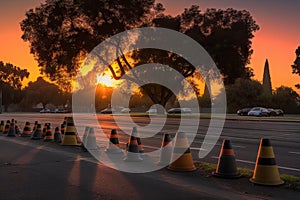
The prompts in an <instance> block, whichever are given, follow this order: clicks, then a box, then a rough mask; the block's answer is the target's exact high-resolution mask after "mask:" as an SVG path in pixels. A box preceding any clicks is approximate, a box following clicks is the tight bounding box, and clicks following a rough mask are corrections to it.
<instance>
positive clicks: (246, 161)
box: [211, 156, 300, 172]
mask: <svg viewBox="0 0 300 200" xmlns="http://www.w3.org/2000/svg"><path fill="white" fill-rule="evenodd" d="M211 158H215V159H219V157H217V156H212V157H211ZM236 161H237V162H241V163H247V164H252V165H255V162H253V161H248V160H240V159H236ZM278 168H279V169H284V170H289V171H296V172H300V169H297V168H293V167H283V166H278Z"/></svg>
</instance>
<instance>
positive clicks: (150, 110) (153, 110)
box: [146, 108, 157, 114]
mask: <svg viewBox="0 0 300 200" xmlns="http://www.w3.org/2000/svg"><path fill="white" fill-rule="evenodd" d="M146 113H147V114H157V109H156V108H150V109H149V110H147V111H146Z"/></svg>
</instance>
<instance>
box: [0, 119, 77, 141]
mask: <svg viewBox="0 0 300 200" xmlns="http://www.w3.org/2000/svg"><path fill="white" fill-rule="evenodd" d="M0 133H2V134H6V135H7V136H8V137H16V136H17V135H20V136H21V137H31V139H32V140H41V139H43V140H44V141H45V142H49V141H50V142H52V141H53V142H58V143H62V145H78V144H79V143H80V142H79V141H80V140H79V139H78V138H79V136H78V134H77V133H76V130H75V127H74V122H73V118H72V117H65V119H64V122H63V123H62V124H61V126H60V128H59V127H56V128H55V131H54V134H52V131H51V124H50V123H45V125H44V127H43V128H42V125H41V124H40V123H38V121H35V123H34V126H33V129H32V130H31V127H30V122H28V121H27V122H25V126H24V129H23V132H22V133H21V131H20V130H19V128H18V126H17V124H16V120H14V119H12V120H7V121H6V124H5V125H4V121H1V122H0Z"/></svg>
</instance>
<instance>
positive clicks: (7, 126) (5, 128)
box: [3, 120, 10, 134]
mask: <svg viewBox="0 0 300 200" xmlns="http://www.w3.org/2000/svg"><path fill="white" fill-rule="evenodd" d="M9 127H10V120H7V121H6V123H5V126H4V131H3V134H7V133H8V130H9Z"/></svg>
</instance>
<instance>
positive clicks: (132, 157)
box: [124, 127, 143, 162]
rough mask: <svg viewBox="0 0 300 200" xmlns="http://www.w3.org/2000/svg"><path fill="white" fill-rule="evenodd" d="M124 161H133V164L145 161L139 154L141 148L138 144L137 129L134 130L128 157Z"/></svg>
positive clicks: (129, 144)
mask: <svg viewBox="0 0 300 200" xmlns="http://www.w3.org/2000/svg"><path fill="white" fill-rule="evenodd" d="M124 160H125V161H133V162H138V161H142V160H143V159H142V158H141V156H140V153H139V147H138V143H137V139H136V129H135V127H134V128H133V129H132V133H131V136H130V140H129V143H128V148H127V155H126V158H125V159H124Z"/></svg>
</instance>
